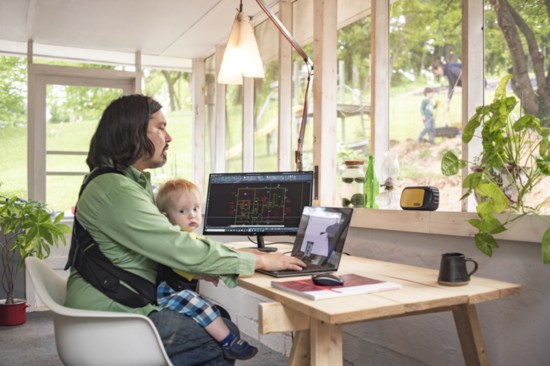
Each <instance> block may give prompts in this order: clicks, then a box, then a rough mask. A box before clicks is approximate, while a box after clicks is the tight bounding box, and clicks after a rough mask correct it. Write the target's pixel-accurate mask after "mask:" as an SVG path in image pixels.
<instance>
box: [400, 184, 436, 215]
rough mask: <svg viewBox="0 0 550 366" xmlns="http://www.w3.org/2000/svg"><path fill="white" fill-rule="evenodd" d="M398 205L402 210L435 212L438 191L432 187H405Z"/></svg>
mask: <svg viewBox="0 0 550 366" xmlns="http://www.w3.org/2000/svg"><path fill="white" fill-rule="evenodd" d="M400 204H401V208H402V209H403V210H423V211H435V210H437V208H438V207H439V189H437V188H436V187H432V186H421V187H405V188H404V189H403V192H401V202H400Z"/></svg>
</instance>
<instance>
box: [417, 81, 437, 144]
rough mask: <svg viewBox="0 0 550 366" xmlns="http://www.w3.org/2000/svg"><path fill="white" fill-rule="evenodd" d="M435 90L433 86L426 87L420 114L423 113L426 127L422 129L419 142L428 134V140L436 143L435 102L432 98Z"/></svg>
mask: <svg viewBox="0 0 550 366" xmlns="http://www.w3.org/2000/svg"><path fill="white" fill-rule="evenodd" d="M433 96H434V91H433V89H432V88H425V89H424V99H422V103H421V104H420V114H421V115H422V122H424V128H423V129H422V131H420V134H419V135H418V138H417V139H416V140H417V142H419V143H420V142H422V141H423V138H424V135H426V134H427V135H428V141H429V143H430V144H432V145H433V144H434V143H435V141H434V139H435V119H434V109H435V106H434V102H433V100H432V98H433Z"/></svg>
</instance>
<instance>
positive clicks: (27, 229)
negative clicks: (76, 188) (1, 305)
mask: <svg viewBox="0 0 550 366" xmlns="http://www.w3.org/2000/svg"><path fill="white" fill-rule="evenodd" d="M62 218H63V213H59V214H58V215H56V216H55V217H53V216H52V214H51V213H50V211H48V210H47V208H46V205H45V204H44V203H42V202H37V201H32V200H29V201H24V200H22V199H19V198H17V197H15V196H14V197H10V198H6V197H1V196H0V232H1V233H0V251H1V255H2V264H3V267H2V273H1V275H2V287H3V288H4V291H5V292H6V295H7V296H6V304H13V303H14V287H15V280H16V278H17V274H18V272H19V271H21V270H22V269H23V268H24V263H25V258H27V257H29V256H36V257H37V258H41V259H43V258H47V257H48V256H49V255H50V251H51V247H52V246H55V247H57V246H58V245H59V243H62V244H63V245H65V234H67V233H70V229H69V227H68V226H67V225H65V224H63V223H61V219H62ZM16 253H19V256H20V261H19V268H16V267H17V264H16V263H14V255H15V254H16ZM18 269H19V270H18Z"/></svg>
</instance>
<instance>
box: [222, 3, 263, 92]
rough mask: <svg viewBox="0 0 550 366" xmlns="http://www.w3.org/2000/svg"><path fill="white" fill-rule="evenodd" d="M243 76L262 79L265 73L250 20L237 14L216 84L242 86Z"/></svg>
mask: <svg viewBox="0 0 550 366" xmlns="http://www.w3.org/2000/svg"><path fill="white" fill-rule="evenodd" d="M243 76H246V77H249V78H263V77H264V76H265V72H264V65H263V62H262V59H261V57H260V51H258V44H257V43H256V37H255V36H254V29H253V28H252V25H251V24H250V18H249V16H248V15H246V14H244V13H243V12H239V13H237V16H236V17H235V21H234V22H233V27H232V28H231V34H230V35H229V41H228V42H227V46H226V47H225V52H224V54H223V59H222V65H221V67H220V72H219V74H218V83H220V84H242V83H243Z"/></svg>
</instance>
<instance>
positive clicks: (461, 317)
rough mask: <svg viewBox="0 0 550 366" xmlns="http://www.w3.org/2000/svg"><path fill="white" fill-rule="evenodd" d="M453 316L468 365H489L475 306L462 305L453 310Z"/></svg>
mask: <svg viewBox="0 0 550 366" xmlns="http://www.w3.org/2000/svg"><path fill="white" fill-rule="evenodd" d="M453 316H454V319H455V325H456V330H457V331H458V337H459V338H460V345H461V346H462V353H463V354H464V361H465V362H466V365H468V366H482V365H489V360H488V359H487V353H486V352H485V345H484V344H483V336H482V334H481V327H480V325H479V319H478V317H477V311H476V308H475V306H474V305H461V306H460V307H459V308H458V309H456V310H453Z"/></svg>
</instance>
